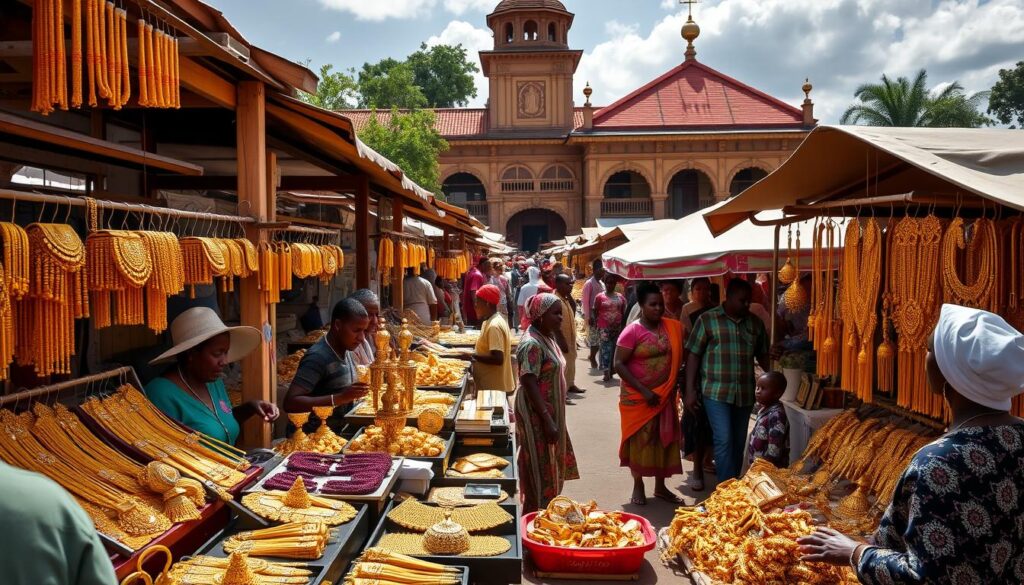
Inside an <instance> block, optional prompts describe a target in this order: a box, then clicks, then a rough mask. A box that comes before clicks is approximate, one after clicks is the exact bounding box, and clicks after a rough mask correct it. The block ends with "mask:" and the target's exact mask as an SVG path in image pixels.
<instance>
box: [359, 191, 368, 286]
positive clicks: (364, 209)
mask: <svg viewBox="0 0 1024 585" xmlns="http://www.w3.org/2000/svg"><path fill="white" fill-rule="evenodd" d="M360 179H361V180H362V184H361V185H360V186H359V188H358V189H356V288H369V286H370V245H371V243H370V179H369V177H367V176H366V175H362V176H361V177H360Z"/></svg>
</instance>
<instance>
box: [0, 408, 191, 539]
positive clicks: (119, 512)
mask: <svg viewBox="0 0 1024 585" xmlns="http://www.w3.org/2000/svg"><path fill="white" fill-rule="evenodd" d="M34 423H35V420H34V417H33V415H32V413H29V412H25V413H22V414H20V415H15V414H14V413H12V412H11V411H9V410H2V411H0V429H2V433H0V459H3V460H4V461H6V462H7V463H8V464H10V465H15V466H17V467H21V468H22V469H27V470H29V471H35V472H37V473H41V474H43V475H46V476H47V477H49V478H50V479H52V480H54V481H55V482H57V483H58V484H60V485H61V487H63V488H64V489H66V490H68V492H70V493H71V494H72V495H73V496H74V497H75V499H76V500H77V501H78V503H79V504H81V506H82V508H83V509H84V510H85V511H86V513H87V514H89V516H90V517H91V518H92V520H93V523H94V524H95V525H96V527H97V529H98V530H100V531H102V532H104V533H106V534H108V535H109V536H111V538H114V539H116V540H118V541H120V542H122V543H124V544H125V545H126V546H128V547H130V548H133V549H137V548H139V547H141V546H143V545H145V544H147V543H148V542H150V541H151V540H153V539H154V538H156V537H157V536H159V535H160V534H162V533H163V532H165V531H167V530H168V529H169V528H170V527H171V521H170V519H169V518H168V517H167V516H166V515H164V514H163V513H162V512H161V511H160V509H159V508H160V507H162V502H161V500H160V498H159V497H157V496H154V495H153V494H151V493H149V492H148V490H143V489H141V486H139V485H138V483H137V482H136V481H130V479H129V478H126V477H123V476H115V475H114V473H113V471H112V470H107V471H108V472H107V473H103V474H99V473H94V472H93V470H92V469H91V468H90V466H89V465H88V463H89V461H86V460H84V457H72V458H71V459H70V460H68V459H66V458H65V456H66V454H65V450H66V449H64V447H68V445H66V444H65V443H63V442H62V438H61V437H57V436H56V435H52V436H51V434H50V433H51V432H52V431H53V430H54V429H53V428H52V426H51V425H47V424H44V426H43V427H41V428H39V429H36V430H35V432H33V427H34V426H35V424H34ZM40 435H44V436H46V437H47V439H48V444H51V445H52V444H56V445H57V446H58V449H57V450H56V451H54V450H51V449H49V448H47V446H44V444H43V443H42V442H40V440H39V438H38V437H39V436H40ZM71 447H72V448H77V447H74V446H73V445H71ZM72 455H74V454H73V453H72ZM83 455H84V454H83ZM122 486H124V487H122ZM126 488H127V489H126Z"/></svg>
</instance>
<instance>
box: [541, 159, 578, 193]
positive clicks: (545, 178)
mask: <svg viewBox="0 0 1024 585" xmlns="http://www.w3.org/2000/svg"><path fill="white" fill-rule="evenodd" d="M540 190H541V191H575V190H576V177H574V176H573V174H572V171H570V170H569V167H567V166H565V165H551V166H550V167H548V168H546V169H544V172H543V173H541V174H540Z"/></svg>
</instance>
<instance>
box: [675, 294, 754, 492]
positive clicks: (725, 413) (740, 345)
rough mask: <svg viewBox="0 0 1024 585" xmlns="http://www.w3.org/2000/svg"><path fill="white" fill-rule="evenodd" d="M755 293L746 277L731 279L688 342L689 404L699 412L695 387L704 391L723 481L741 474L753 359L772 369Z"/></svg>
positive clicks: (719, 472)
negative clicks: (754, 303)
mask: <svg viewBox="0 0 1024 585" xmlns="http://www.w3.org/2000/svg"><path fill="white" fill-rule="evenodd" d="M752 291H753V289H752V288H751V286H750V283H749V282H747V281H745V280H743V279H740V278H734V279H732V280H731V281H729V285H728V287H727V288H726V293H725V302H724V303H722V304H721V306H718V307H715V308H713V309H710V310H708V311H706V312H705V313H704V314H703V315H701V316H700V317H699V318H698V319H697V322H696V323H694V324H693V331H691V332H690V337H689V339H688V340H687V342H686V349H687V350H688V351H689V352H690V355H689V357H688V358H687V360H686V397H685V405H686V408H687V409H690V410H694V409H696V408H697V404H698V403H697V389H698V387H699V388H701V389H702V390H703V392H704V409H705V411H706V412H707V415H708V421H709V422H710V423H711V432H712V435H713V437H714V443H715V467H716V469H717V471H718V481H719V482H722V481H725V480H727V479H730V478H738V477H739V476H740V469H741V467H742V465H743V449H744V446H745V445H746V440H747V427H748V426H749V423H750V413H751V411H752V410H753V408H754V387H755V386H756V380H755V379H754V360H755V359H756V360H757V362H758V363H759V364H760V365H761V368H762V369H764V370H765V371H768V369H769V363H768V346H769V343H768V332H767V331H765V328H764V323H762V322H761V319H759V318H758V317H756V316H755V315H752V314H751V313H750V299H751V295H752ZM698 372H699V374H700V385H699V386H698V383H697V376H698Z"/></svg>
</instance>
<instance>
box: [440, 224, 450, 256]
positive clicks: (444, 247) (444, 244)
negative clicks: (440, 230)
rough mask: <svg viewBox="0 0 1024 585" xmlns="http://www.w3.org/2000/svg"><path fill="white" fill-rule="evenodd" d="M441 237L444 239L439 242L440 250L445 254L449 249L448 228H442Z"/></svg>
mask: <svg viewBox="0 0 1024 585" xmlns="http://www.w3.org/2000/svg"><path fill="white" fill-rule="evenodd" d="M441 237H442V238H444V239H443V240H441V250H442V251H443V252H444V253H445V254H447V253H448V250H450V249H451V238H452V232H451V231H450V230H449V229H448V228H444V235H443V236H441Z"/></svg>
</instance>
